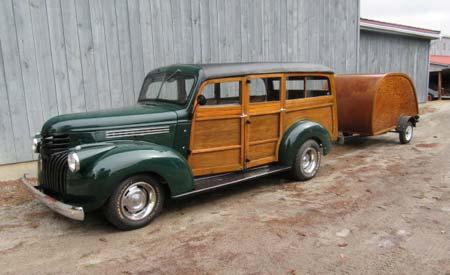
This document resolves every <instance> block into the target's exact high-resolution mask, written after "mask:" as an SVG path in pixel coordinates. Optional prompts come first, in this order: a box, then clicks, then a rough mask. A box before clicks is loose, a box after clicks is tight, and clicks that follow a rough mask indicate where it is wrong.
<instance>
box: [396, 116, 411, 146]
mask: <svg viewBox="0 0 450 275" xmlns="http://www.w3.org/2000/svg"><path fill="white" fill-rule="evenodd" d="M401 128H402V130H400V131H399V134H398V136H399V139H400V143H401V144H407V143H409V142H410V141H411V140H412V138H413V135H414V127H413V124H412V123H411V121H408V122H406V124H405V125H404V126H403V127H401Z"/></svg>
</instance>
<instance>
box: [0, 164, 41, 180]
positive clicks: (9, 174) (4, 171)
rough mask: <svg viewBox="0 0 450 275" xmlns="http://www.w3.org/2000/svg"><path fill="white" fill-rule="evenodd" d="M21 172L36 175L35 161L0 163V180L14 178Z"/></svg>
mask: <svg viewBox="0 0 450 275" xmlns="http://www.w3.org/2000/svg"><path fill="white" fill-rule="evenodd" d="M23 174H28V175H29V176H30V177H33V178H36V177H37V161H29V162H21V163H14V164H5V165H0V181H7V180H16V179H18V178H21V177H22V176H23Z"/></svg>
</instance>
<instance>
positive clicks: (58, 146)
mask: <svg viewBox="0 0 450 275" xmlns="http://www.w3.org/2000/svg"><path fill="white" fill-rule="evenodd" d="M69 143H70V137H69V135H65V134H54V135H49V136H45V137H43V138H42V146H41V153H42V154H44V155H51V154H53V153H57V152H61V151H65V150H67V149H68V148H69Z"/></svg>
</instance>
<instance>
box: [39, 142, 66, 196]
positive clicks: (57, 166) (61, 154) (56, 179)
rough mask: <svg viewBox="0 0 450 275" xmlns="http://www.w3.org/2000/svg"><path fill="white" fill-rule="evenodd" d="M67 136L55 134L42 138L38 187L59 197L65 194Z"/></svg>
mask: <svg viewBox="0 0 450 275" xmlns="http://www.w3.org/2000/svg"><path fill="white" fill-rule="evenodd" d="M69 143H70V137H69V135H63V134H57V135H56V134H55V135H50V136H45V137H43V138H42V145H41V150H40V152H41V161H42V163H41V178H40V184H41V185H40V186H41V187H42V188H43V189H45V190H47V191H51V192H55V193H58V194H60V195H63V194H65V186H66V175H67V170H68V167H67V155H68V154H69V151H68V148H69Z"/></svg>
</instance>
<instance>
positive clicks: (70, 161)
mask: <svg viewBox="0 0 450 275" xmlns="http://www.w3.org/2000/svg"><path fill="white" fill-rule="evenodd" d="M67 165H68V166H69V170H70V171H71V172H72V173H75V172H77V171H79V170H80V158H79V157H78V154H77V153H75V152H71V153H69V155H68V156H67Z"/></svg>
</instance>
